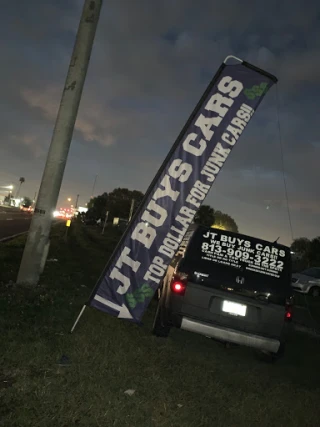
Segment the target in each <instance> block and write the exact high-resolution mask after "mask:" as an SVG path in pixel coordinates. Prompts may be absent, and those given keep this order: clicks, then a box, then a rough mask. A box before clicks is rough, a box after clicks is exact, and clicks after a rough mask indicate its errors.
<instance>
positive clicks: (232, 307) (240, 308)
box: [222, 301, 247, 316]
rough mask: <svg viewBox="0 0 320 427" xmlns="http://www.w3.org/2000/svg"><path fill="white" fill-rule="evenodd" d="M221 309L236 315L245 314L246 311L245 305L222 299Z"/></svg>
mask: <svg viewBox="0 0 320 427" xmlns="http://www.w3.org/2000/svg"><path fill="white" fill-rule="evenodd" d="M222 311H224V312H225V313H229V314H234V315H236V316H245V315H246V312H247V306H246V305H243V304H238V303H236V302H232V301H223V303H222Z"/></svg>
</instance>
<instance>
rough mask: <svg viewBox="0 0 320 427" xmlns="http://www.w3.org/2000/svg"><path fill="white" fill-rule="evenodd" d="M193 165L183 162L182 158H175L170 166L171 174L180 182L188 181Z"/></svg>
mask: <svg viewBox="0 0 320 427" xmlns="http://www.w3.org/2000/svg"><path fill="white" fill-rule="evenodd" d="M192 170H193V168H192V166H191V165H190V164H189V163H185V162H183V161H182V160H181V159H175V160H173V162H172V163H171V166H170V167H169V174H170V176H171V177H172V178H175V179H178V181H179V182H186V181H187V180H188V179H189V176H190V175H191V174H192Z"/></svg>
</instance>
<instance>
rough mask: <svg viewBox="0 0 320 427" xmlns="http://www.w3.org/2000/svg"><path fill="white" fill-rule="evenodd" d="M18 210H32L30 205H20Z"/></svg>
mask: <svg viewBox="0 0 320 427" xmlns="http://www.w3.org/2000/svg"><path fill="white" fill-rule="evenodd" d="M20 210H21V211H22V212H33V208H32V206H26V205H21V206H20Z"/></svg>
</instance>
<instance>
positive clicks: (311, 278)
mask: <svg viewBox="0 0 320 427" xmlns="http://www.w3.org/2000/svg"><path fill="white" fill-rule="evenodd" d="M292 288H293V289H294V290H295V291H297V292H300V293H302V294H310V295H312V296H314V297H320V268H319V267H312V268H308V269H306V270H304V271H302V272H301V273H296V274H293V275H292Z"/></svg>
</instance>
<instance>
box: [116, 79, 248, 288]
mask: <svg viewBox="0 0 320 427" xmlns="http://www.w3.org/2000/svg"><path fill="white" fill-rule="evenodd" d="M218 90H219V92H221V93H215V94H213V95H212V96H211V97H210V99H209V100H208V101H207V103H206V105H205V107H204V108H205V110H207V111H209V112H210V114H212V113H216V116H215V117H206V116H205V115H204V114H200V115H199V116H198V117H197V119H196V120H195V123H194V125H195V126H196V127H197V128H198V129H199V131H198V132H197V133H196V132H190V133H189V134H187V135H186V136H185V138H184V141H183V142H182V147H183V150H184V151H185V152H187V153H190V154H192V155H193V156H196V157H199V156H202V155H203V153H204V152H205V150H206V149H207V142H210V140H211V139H212V137H213V135H214V128H217V127H218V126H219V125H220V124H221V122H222V120H223V118H224V117H225V116H226V114H227V112H228V111H229V108H230V107H231V106H232V105H233V103H234V98H236V97H237V96H238V95H239V94H240V93H241V91H242V90H243V85H242V83H241V82H239V81H237V80H233V79H232V78H231V77H229V76H225V77H223V78H222V79H221V81H220V82H219V84H218ZM244 105H245V104H243V108H242V107H241V108H240V110H239V111H238V112H237V116H236V117H234V118H233V120H232V121H231V122H230V123H229V125H228V127H227V128H226V130H225V132H224V134H223V135H222V138H221V141H223V142H225V143H226V144H227V145H228V146H230V145H231V146H233V145H234V144H235V143H236V141H237V139H238V138H239V136H240V135H241V133H242V131H243V130H244V128H245V126H246V124H247V123H248V121H249V120H250V118H251V115H252V114H253V112H254V111H253V110H252V112H250V111H249V110H248V108H245V107H247V106H245V107H244ZM201 137H203V138H201ZM229 153H230V149H229V148H224V147H223V146H222V144H221V143H220V142H218V143H217V144H216V146H215V148H214V150H213V151H212V153H211V155H210V157H209V159H208V161H207V162H206V164H205V166H204V168H203V169H202V171H201V175H202V176H203V178H204V179H206V181H207V182H206V183H204V182H202V181H201V180H197V181H196V182H195V183H194V185H193V187H192V188H191V190H190V192H189V194H188V195H187V197H186V198H185V203H186V205H185V206H182V207H181V209H180V211H179V213H178V215H177V216H176V217H175V219H174V225H172V226H171V228H170V231H169V232H168V233H167V235H166V236H165V237H164V238H163V241H162V244H161V245H160V247H159V251H158V252H159V254H161V255H163V256H165V257H166V259H167V260H168V262H169V260H170V259H171V258H172V256H173V255H174V253H175V252H176V250H177V248H178V247H179V244H180V243H181V241H182V237H183V235H184V234H185V233H186V230H187V229H188V227H189V225H190V224H191V222H192V220H193V218H194V215H195V214H196V211H197V209H198V208H199V207H200V205H201V203H202V201H203V200H204V199H205V197H206V195H207V193H208V191H209V190H210V188H211V185H212V182H213V181H214V179H215V176H216V175H217V174H218V172H219V171H220V169H221V167H222V166H223V164H224V162H225V160H226V158H227V157H228V155H229ZM192 172H193V166H192V165H191V164H189V163H186V162H183V161H182V159H180V158H176V159H173V161H172V162H171V164H170V166H169V168H168V172H167V173H166V174H165V175H164V177H163V178H162V180H161V182H160V184H159V185H158V187H157V188H156V189H155V190H154V193H153V196H152V198H151V200H150V201H149V203H148V206H147V207H146V209H145V210H144V212H142V214H141V216H140V218H141V219H140V221H139V222H138V223H137V225H136V227H135V229H134V230H133V232H132V234H131V239H132V240H135V241H137V242H139V243H141V244H142V245H143V247H144V248H145V250H148V249H150V248H151V246H152V244H153V242H154V240H155V239H156V237H157V229H158V228H159V227H161V226H162V225H163V224H164V223H165V221H166V219H167V217H168V215H169V212H168V211H167V210H166V209H165V208H164V207H163V206H160V204H159V203H158V202H157V201H158V200H159V199H161V198H164V197H169V198H170V199H171V200H172V201H173V202H176V201H177V200H178V198H179V196H180V191H178V190H173V188H175V186H174V184H173V182H172V180H173V179H174V180H177V181H178V182H180V183H184V182H186V181H187V180H188V179H189V178H190V176H191V175H192ZM127 249H128V248H127ZM120 259H122V258H121V257H120V258H119V260H120ZM119 260H118V262H117V263H116V266H115V268H114V269H113V270H112V271H111V274H110V277H111V278H112V279H114V280H118V281H120V283H121V284H122V285H121V286H120V287H119V288H118V290H117V292H118V293H120V294H124V293H125V292H126V291H127V290H128V288H129V287H130V279H129V278H128V277H125V276H124V275H123V273H122V272H121V271H120V268H121V267H119V266H120V264H119ZM130 260H131V262H132V263H134V262H135V261H134V260H132V259H131V258H130ZM123 262H124V263H125V261H123ZM168 262H167V263H165V262H164V261H163V259H162V258H161V257H160V256H156V257H155V258H154V259H153V261H152V263H151V265H150V267H149V269H148V271H147V272H146V274H145V276H144V279H145V280H152V281H153V282H155V283H157V284H158V283H159V281H160V279H161V277H162V276H163V274H164V271H165V269H166V267H167V264H168ZM138 264H139V263H138ZM138 264H132V265H133V267H132V266H131V265H130V266H131V268H132V270H133V271H134V272H136V271H137V269H138V268H139V266H140V264H139V265H138ZM121 265H122V264H121ZM128 265H129V264H128ZM134 268H136V270H135V269H134Z"/></svg>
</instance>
